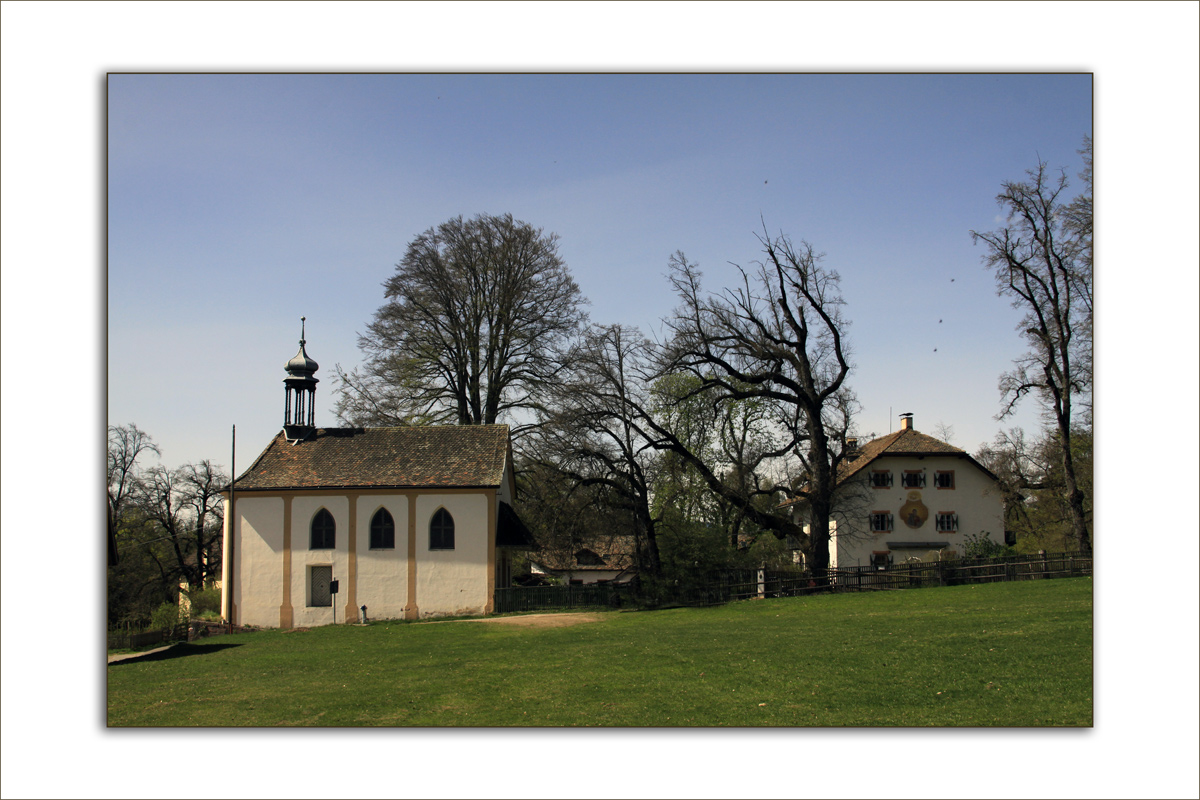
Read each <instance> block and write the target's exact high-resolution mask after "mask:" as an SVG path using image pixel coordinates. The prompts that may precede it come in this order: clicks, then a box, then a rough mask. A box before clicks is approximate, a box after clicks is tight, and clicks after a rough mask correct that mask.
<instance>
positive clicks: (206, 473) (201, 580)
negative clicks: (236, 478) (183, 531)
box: [177, 459, 230, 589]
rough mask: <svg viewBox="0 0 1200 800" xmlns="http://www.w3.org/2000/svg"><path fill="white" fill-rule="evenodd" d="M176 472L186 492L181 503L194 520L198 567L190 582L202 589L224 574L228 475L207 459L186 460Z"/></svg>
mask: <svg viewBox="0 0 1200 800" xmlns="http://www.w3.org/2000/svg"><path fill="white" fill-rule="evenodd" d="M177 474H178V478H177V481H178V483H179V485H180V488H181V489H182V492H183V498H182V503H183V506H184V507H185V508H186V509H187V510H188V517H189V521H190V523H191V543H190V549H191V550H193V551H194V552H195V554H196V563H195V570H194V572H193V575H192V576H191V577H189V579H188V583H189V585H191V586H192V587H193V588H195V589H203V588H205V587H206V586H208V585H209V584H210V583H211V582H212V581H213V580H214V578H215V577H216V576H218V575H220V574H221V540H222V536H223V533H224V531H223V522H224V497H223V495H222V494H221V489H222V488H224V487H227V486H228V485H229V482H230V481H229V475H227V474H226V473H224V472H222V471H221V469H220V468H219V467H216V466H214V465H213V464H212V462H211V461H209V460H208V459H205V460H203V461H201V462H200V463H199V464H186V465H184V466H182V467H180V468H179V470H178V473H177Z"/></svg>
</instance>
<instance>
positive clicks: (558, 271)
mask: <svg viewBox="0 0 1200 800" xmlns="http://www.w3.org/2000/svg"><path fill="white" fill-rule="evenodd" d="M384 287H385V290H386V291H385V297H386V302H385V303H384V305H383V306H381V307H380V308H379V310H378V311H377V312H376V313H375V317H374V320H373V321H372V322H371V323H370V324H369V325H368V326H367V332H366V333H365V334H363V335H361V336H360V337H359V347H360V349H361V350H362V351H363V353H364V355H365V356H366V359H365V363H364V365H363V367H362V368H361V369H359V368H355V369H353V370H351V371H349V372H347V371H345V370H343V369H342V368H341V367H340V366H338V367H337V375H338V378H339V381H340V390H341V397H340V399H339V401H338V407H337V413H338V416H339V417H340V418H341V419H343V420H344V421H346V422H349V423H351V424H358V425H365V424H372V425H380V424H382V425H404V424H413V423H431V422H455V423H458V424H462V425H470V424H491V423H494V422H496V421H497V420H500V419H502V418H505V417H506V415H508V414H510V412H513V411H516V410H519V409H532V408H536V407H538V405H539V404H540V402H541V401H540V395H541V393H542V392H543V390H544V389H545V387H546V386H547V385H548V384H550V383H552V382H553V381H554V380H555V379H556V376H557V375H558V373H559V371H560V369H561V367H562V359H563V354H564V352H565V351H566V349H567V345H568V343H569V342H570V340H571V338H572V337H573V336H574V335H575V334H576V333H577V332H578V331H579V329H580V327H581V325H582V324H583V322H584V320H585V315H584V312H583V306H584V304H585V302H586V301H585V300H584V299H583V296H582V294H581V293H580V290H579V287H578V285H576V283H575V281H574V280H573V279H572V278H571V274H570V272H569V270H568V269H567V265H566V264H565V263H564V262H563V260H562V259H561V258H560V257H559V254H558V237H557V236H556V235H555V234H552V233H551V234H546V233H543V231H542V229H541V228H534V227H533V226H531V225H529V224H528V223H525V222H521V221H519V220H514V219H513V217H512V215H511V214H505V215H501V216H487V215H480V216H477V217H475V218H473V219H463V218H462V217H455V218H454V219H451V220H448V221H446V222H444V223H442V224H441V225H439V226H437V227H436V228H430V229H429V230H427V231H425V232H424V233H422V234H421V235H419V236H417V237H416V238H415V239H414V240H413V241H412V242H411V243H410V244H409V245H408V249H407V250H406V252H405V254H404V258H403V259H402V260H401V261H400V263H399V264H397V265H396V272H395V274H394V275H392V277H391V278H389V279H388V281H387V282H386V283H385V284H384Z"/></svg>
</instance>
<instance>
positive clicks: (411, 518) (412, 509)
mask: <svg viewBox="0 0 1200 800" xmlns="http://www.w3.org/2000/svg"><path fill="white" fill-rule="evenodd" d="M404 496H405V497H406V498H407V499H408V602H407V603H406V604H405V606H404V618H405V619H417V617H418V616H419V614H420V612H419V610H418V609H417V493H416V492H405V495H404Z"/></svg>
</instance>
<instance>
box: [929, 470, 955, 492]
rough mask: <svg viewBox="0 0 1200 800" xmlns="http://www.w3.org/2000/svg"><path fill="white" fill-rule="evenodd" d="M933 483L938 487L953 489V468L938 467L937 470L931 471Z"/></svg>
mask: <svg viewBox="0 0 1200 800" xmlns="http://www.w3.org/2000/svg"><path fill="white" fill-rule="evenodd" d="M933 485H934V486H936V487H937V488H939V489H953V488H954V470H952V469H939V470H938V471H937V472H935V473H933Z"/></svg>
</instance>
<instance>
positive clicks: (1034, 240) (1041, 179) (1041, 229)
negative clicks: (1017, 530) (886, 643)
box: [971, 140, 1092, 553]
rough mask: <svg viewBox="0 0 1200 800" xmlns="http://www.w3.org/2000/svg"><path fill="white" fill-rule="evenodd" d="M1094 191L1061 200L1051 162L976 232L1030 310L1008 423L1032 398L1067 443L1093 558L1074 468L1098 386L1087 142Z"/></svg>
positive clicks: (1000, 282) (1005, 291) (1000, 279)
mask: <svg viewBox="0 0 1200 800" xmlns="http://www.w3.org/2000/svg"><path fill="white" fill-rule="evenodd" d="M1084 152H1085V159H1086V164H1087V165H1088V166H1087V170H1086V172H1085V179H1084V180H1085V182H1086V183H1087V185H1088V191H1087V192H1086V193H1085V196H1084V199H1077V200H1076V201H1075V202H1074V203H1071V204H1070V205H1068V204H1066V203H1065V202H1063V201H1062V200H1061V199H1060V198H1062V196H1063V193H1064V192H1065V191H1066V189H1067V187H1068V182H1067V177H1066V175H1065V174H1061V173H1060V174H1059V175H1058V177H1057V178H1056V177H1054V176H1052V175H1051V174H1050V173H1049V172H1048V170H1047V167H1046V164H1045V162H1040V163H1039V164H1038V166H1037V168H1036V169H1032V170H1029V171H1028V173H1027V175H1028V176H1029V180H1028V181H1024V182H1008V183H1005V184H1004V185H1003V191H1002V192H1001V193H1000V194H999V195H997V197H996V202H997V203H998V204H999V205H1000V207H1001V208H1003V209H1005V210H1006V211H1007V213H1008V223H1007V225H1005V226H1004V227H1003V228H1000V229H999V230H997V231H994V232H991V233H979V232H977V231H972V232H971V237H972V239H973V240H974V241H975V242H976V243H979V242H982V243H983V244H984V246H985V248H986V252H985V254H984V256H983V262H984V264H985V266H986V267H987V268H988V269H989V270H992V271H993V272H994V273H995V276H996V283H997V287H998V291H999V294H1001V295H1002V296H1005V297H1008V298H1010V299H1011V300H1012V304H1013V307H1014V308H1017V309H1020V310H1021V311H1022V312H1024V315H1023V317H1022V319H1021V323H1020V325H1019V328H1018V329H1019V330H1020V331H1021V333H1022V336H1023V337H1024V339H1025V341H1026V342H1027V343H1028V345H1029V350H1028V351H1027V352H1026V353H1025V354H1023V355H1022V356H1021V357H1020V358H1018V359H1017V360H1016V361H1015V366H1014V369H1013V370H1011V371H1010V372H1007V373H1005V374H1004V375H1002V376H1001V378H1000V390H1001V394H1002V397H1003V401H1004V404H1005V405H1004V409H1003V410H1002V411H1001V413H1000V414H999V415H998V418H999V419H1004V418H1005V417H1007V416H1009V415H1010V414H1012V413H1013V412H1014V410H1015V409H1016V406H1017V404H1018V403H1019V402H1020V401H1021V400H1022V399H1024V398H1025V397H1026V396H1027V395H1029V394H1034V396H1036V397H1037V398H1038V399H1039V400H1040V401H1041V403H1042V405H1043V408H1044V409H1045V411H1046V413H1047V415H1048V416H1049V417H1050V419H1051V420H1052V424H1053V426H1054V428H1055V430H1056V431H1057V433H1058V436H1059V437H1060V439H1061V443H1062V447H1061V457H1062V478H1063V493H1064V497H1065V499H1066V502H1067V505H1068V507H1069V508H1070V510H1071V525H1072V532H1073V536H1074V538H1075V541H1076V542H1077V544H1078V546H1079V549H1080V551H1081V552H1084V553H1091V551H1092V543H1091V536H1090V534H1089V531H1088V525H1087V519H1086V515H1085V512H1084V496H1083V491H1082V490H1081V488H1080V486H1079V481H1078V479H1077V476H1076V468H1075V464H1074V454H1073V453H1074V448H1073V447H1072V446H1071V438H1072V436H1073V435H1074V433H1075V427H1076V420H1075V418H1074V401H1075V399H1076V398H1080V399H1081V401H1082V402H1083V403H1084V404H1085V405H1084V409H1085V414H1086V412H1087V404H1088V403H1089V401H1090V397H1091V386H1092V363H1091V362H1092V253H1091V250H1092V246H1091V240H1092V235H1091V190H1090V187H1091V143H1090V140H1088V141H1086V142H1085V151H1084Z"/></svg>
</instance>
